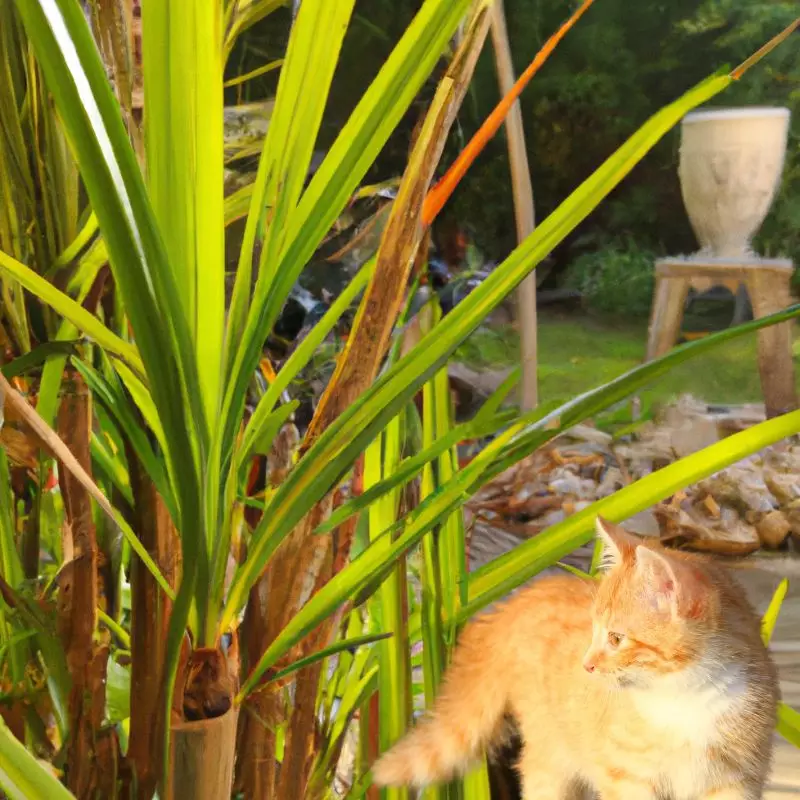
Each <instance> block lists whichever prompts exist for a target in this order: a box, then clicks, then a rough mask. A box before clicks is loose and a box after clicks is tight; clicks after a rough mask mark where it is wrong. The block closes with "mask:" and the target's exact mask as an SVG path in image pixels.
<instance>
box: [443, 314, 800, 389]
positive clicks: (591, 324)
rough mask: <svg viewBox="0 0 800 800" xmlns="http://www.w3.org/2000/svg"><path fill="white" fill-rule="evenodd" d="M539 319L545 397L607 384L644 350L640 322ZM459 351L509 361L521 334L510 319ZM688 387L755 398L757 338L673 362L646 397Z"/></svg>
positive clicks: (464, 356)
mask: <svg viewBox="0 0 800 800" xmlns="http://www.w3.org/2000/svg"><path fill="white" fill-rule="evenodd" d="M539 321H540V322H539V387H540V388H539V392H540V398H541V400H542V401H543V402H546V401H548V400H563V399H566V398H568V397H571V396H573V395H575V394H579V393H580V392H583V391H586V390H587V389H591V388H592V387H594V386H597V385H599V384H602V383H606V382H607V381H609V380H611V379H612V378H615V377H616V376H618V375H620V374H622V373H623V372H625V371H626V370H628V369H630V368H631V367H634V366H636V365H637V364H639V363H641V361H642V359H643V357H644V351H645V344H646V341H647V329H646V326H645V325H643V324H639V325H628V324H621V325H618V326H615V325H614V324H613V323H611V322H608V321H605V320H602V321H601V320H598V319H594V318H591V317H586V316H584V317H582V318H581V317H577V316H574V317H571V318H566V317H563V316H556V315H553V314H540V317H539ZM798 342H800V338H798ZM795 349H796V350H797V348H795ZM456 357H457V358H458V359H460V360H463V361H464V362H465V363H467V364H469V365H470V366H472V367H473V368H476V369H499V368H503V367H508V366H511V365H513V364H516V363H517V360H518V357H519V349H518V336H517V334H516V331H515V330H514V329H513V327H511V326H502V327H496V328H492V329H480V330H478V331H476V333H475V334H473V335H472V336H471V337H470V339H469V340H468V341H467V342H465V343H464V345H462V347H461V348H460V349H459V351H458V353H457V356H456ZM799 385H800V384H799ZM686 392H688V393H690V394H693V395H695V396H696V397H698V398H700V399H701V400H705V401H706V402H710V403H748V402H760V401H761V399H762V398H761V385H760V382H759V377H758V365H757V361H756V339H755V337H746V338H742V339H739V340H737V341H733V342H730V343H728V344H726V345H724V346H722V347H719V348H717V349H716V350H715V351H714V353H713V354H709V355H707V356H701V357H699V358H697V359H693V360H692V361H691V362H690V363H687V364H685V365H683V366H680V367H678V368H676V369H674V370H673V371H672V372H670V374H669V375H667V376H665V377H664V378H662V379H661V380H659V381H658V382H657V383H655V384H653V386H652V387H650V388H649V389H648V390H647V391H646V392H644V393H643V397H645V398H646V399H648V400H650V401H655V402H664V401H668V400H670V399H671V398H673V397H675V396H676V395H679V394H683V393H686Z"/></svg>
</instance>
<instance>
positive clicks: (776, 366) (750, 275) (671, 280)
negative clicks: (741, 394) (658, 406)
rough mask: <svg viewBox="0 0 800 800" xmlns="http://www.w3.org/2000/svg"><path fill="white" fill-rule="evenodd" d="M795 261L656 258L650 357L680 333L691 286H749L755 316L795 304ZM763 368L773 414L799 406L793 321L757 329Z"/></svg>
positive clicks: (765, 393) (764, 387)
mask: <svg viewBox="0 0 800 800" xmlns="http://www.w3.org/2000/svg"><path fill="white" fill-rule="evenodd" d="M791 277H792V262H791V261H789V260H788V259H761V260H754V261H753V262H751V263H747V262H738V263H737V262H735V261H723V260H721V259H712V258H710V259H708V260H707V261H704V260H701V259H700V257H694V258H692V259H680V258H665V259H662V260H659V261H657V262H656V289H655V295H654V297H653V309H652V312H651V315H650V327H649V329H648V336H647V356H646V358H647V360H648V361H650V360H651V359H654V358H658V357H659V356H662V355H665V354H666V353H667V352H669V350H670V349H671V348H672V347H673V346H674V344H675V342H676V341H677V339H678V334H679V333H680V328H681V322H682V321H683V312H684V308H685V304H686V295H687V293H688V292H689V287H692V288H693V289H696V290H697V291H701V292H703V291H706V290H707V289H710V288H711V287H712V286H725V287H727V288H728V289H730V290H731V291H732V292H733V293H734V294H735V293H736V290H737V289H738V288H739V286H740V285H742V284H743V285H744V287H745V288H746V289H747V293H748V294H749V295H750V303H751V304H752V306H753V316H754V317H755V318H759V317H764V316H767V315H768V314H773V313H775V312H776V311H782V310H783V309H784V308H786V306H788V305H790V304H791V292H790V289H789V283H790V280H791ZM758 369H759V372H760V373H761V391H762V394H763V396H764V404H765V406H766V410H767V416H768V417H774V416H778V415H779V414H784V413H786V412H787V411H791V410H793V409H795V408H797V395H796V392H795V383H794V364H793V362H792V323H791V322H782V323H781V324H780V325H771V326H770V327H769V328H763V329H762V330H760V331H759V332H758Z"/></svg>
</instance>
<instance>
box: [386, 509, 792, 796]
mask: <svg viewBox="0 0 800 800" xmlns="http://www.w3.org/2000/svg"><path fill="white" fill-rule="evenodd" d="M597 530H598V533H599V535H600V536H601V537H602V539H603V541H604V544H605V547H606V563H607V566H608V572H607V573H606V575H605V576H604V578H603V580H602V581H600V582H599V583H598V582H595V581H588V580H582V579H580V578H574V577H566V576H565V577H556V578H543V579H542V580H540V581H538V582H536V583H534V584H533V585H532V586H530V587H529V588H526V589H523V590H522V591H520V592H519V593H518V594H516V595H515V596H514V597H512V598H511V599H510V600H508V601H507V602H506V603H505V604H503V605H502V606H500V607H498V608H497V609H496V610H493V611H491V612H490V613H487V614H485V615H484V616H482V617H480V618H478V619H476V620H475V621H473V622H472V623H471V624H470V625H468V626H467V627H466V628H465V630H464V633H463V636H462V637H461V639H460V641H459V645H458V647H457V649H456V652H455V655H454V659H453V664H452V666H451V668H450V670H449V671H448V673H447V674H446V676H445V679H444V682H443V684H442V688H441V694H440V695H439V698H438V700H437V702H436V704H435V706H434V708H433V711H432V713H431V714H430V715H429V716H428V717H427V718H426V719H425V720H423V721H422V722H421V723H420V724H419V725H417V726H416V727H415V728H414V729H413V730H412V731H411V732H410V733H409V734H408V735H407V736H406V737H405V738H404V739H402V740H401V741H400V742H399V743H398V744H396V745H395V746H394V747H393V748H391V749H390V750H389V751H388V752H387V753H385V754H384V755H383V756H382V757H381V758H380V759H379V760H378V761H377V763H376V764H375V766H374V770H373V776H374V779H375V782H376V783H377V784H379V785H405V784H412V785H416V786H422V785H425V784H428V783H432V782H436V781H443V780H447V779H449V778H451V777H452V776H453V775H454V774H456V773H457V772H459V771H461V770H463V769H464V768H465V767H466V766H467V765H468V763H469V761H470V760H471V759H474V758H475V757H477V756H478V755H480V753H481V752H482V750H483V749H484V748H486V747H487V746H488V745H489V744H490V743H491V741H492V739H493V738H495V737H496V735H497V733H498V731H499V729H500V728H501V726H502V723H503V717H504V715H505V714H506V713H510V714H511V715H512V716H513V717H514V718H515V719H516V721H517V724H518V726H519V729H520V733H521V734H522V738H523V741H524V750H523V755H522V758H521V761H520V764H519V770H520V773H521V776H522V781H523V791H524V797H525V798H526V800H562V798H567V797H571V796H573V795H572V794H571V793H572V792H577V791H578V790H579V788H580V787H591V788H593V789H594V790H595V791H596V792H598V793H599V795H600V797H601V798H602V800H645V799H646V798H654V797H659V798H670V800H700V798H703V799H705V798H709V799H710V798H714V800H757V798H760V797H761V796H762V792H763V790H764V784H765V782H766V780H767V777H768V775H769V768H770V759H771V754H772V735H773V730H774V728H775V722H776V705H777V701H778V697H779V694H778V681H777V676H776V672H775V668H774V666H773V664H772V661H771V660H770V657H769V655H768V654H767V651H766V649H765V648H764V646H763V644H762V642H761V637H760V624H759V619H758V617H757V616H756V614H755V613H754V612H753V609H752V608H751V607H750V605H749V604H748V602H747V600H746V599H745V597H744V591H743V590H742V589H741V588H740V587H739V586H738V585H737V584H736V583H735V581H734V580H733V579H732V578H731V577H729V575H728V573H727V571H726V570H725V569H724V568H722V567H720V566H718V565H716V564H715V563H714V562H713V561H710V560H708V559H706V558H703V557H701V556H695V555H691V554H687V553H680V552H674V551H668V550H665V549H663V548H661V547H660V546H659V545H658V544H657V543H651V542H644V541H641V540H639V539H637V538H635V537H633V536H631V535H630V534H628V533H626V532H625V531H624V530H623V529H622V528H619V527H617V526H614V525H612V524H611V523H608V522H605V521H604V520H601V519H598V521H597Z"/></svg>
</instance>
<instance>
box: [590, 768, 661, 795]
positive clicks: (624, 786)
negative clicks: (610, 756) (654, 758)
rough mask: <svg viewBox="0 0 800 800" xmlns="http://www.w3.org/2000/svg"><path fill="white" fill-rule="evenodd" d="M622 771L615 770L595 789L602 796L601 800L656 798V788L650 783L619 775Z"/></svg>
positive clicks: (597, 784)
mask: <svg viewBox="0 0 800 800" xmlns="http://www.w3.org/2000/svg"><path fill="white" fill-rule="evenodd" d="M619 773H621V770H613V771H611V772H610V773H609V774H607V775H606V777H605V778H603V779H602V780H600V781H597V783H596V786H595V788H596V789H597V791H598V793H599V794H600V800H631V798H633V797H635V798H637V800H638V799H639V798H641V800H647V798H651V797H655V796H656V792H655V787H654V786H653V784H652V783H651V782H650V781H641V780H637V779H636V778H634V777H633V776H629V775H623V774H619Z"/></svg>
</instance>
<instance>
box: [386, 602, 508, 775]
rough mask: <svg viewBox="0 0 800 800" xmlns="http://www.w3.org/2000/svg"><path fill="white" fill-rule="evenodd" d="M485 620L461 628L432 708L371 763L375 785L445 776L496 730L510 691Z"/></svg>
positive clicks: (466, 760) (462, 765) (477, 751)
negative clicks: (453, 652) (457, 641)
mask: <svg viewBox="0 0 800 800" xmlns="http://www.w3.org/2000/svg"><path fill="white" fill-rule="evenodd" d="M489 625H490V621H489V620H487V619H486V618H479V619H478V620H476V621H475V622H473V623H472V624H471V625H469V626H468V627H467V628H466V629H465V630H464V633H463V635H462V637H461V641H460V642H459V644H458V647H457V648H456V651H455V654H454V656H453V663H452V665H451V666H450V669H449V670H448V671H447V673H446V674H445V677H444V680H443V682H442V688H441V693H440V694H439V697H438V698H437V700H436V702H435V704H434V706H433V710H432V712H431V713H430V714H429V715H428V716H427V717H426V718H425V719H423V720H422V721H421V722H420V723H419V724H418V725H417V726H416V727H415V728H413V729H412V730H411V731H410V732H409V733H408V734H406V736H405V737H403V738H402V739H401V740H400V741H399V742H397V744H395V745H394V746H393V747H392V748H390V749H389V750H388V751H387V752H386V753H384V754H383V755H382V756H381V757H380V758H379V759H378V760H377V761H376V762H375V764H374V766H373V768H372V778H373V781H374V782H375V783H376V784H377V785H378V786H408V785H412V786H425V785H427V784H429V783H438V782H441V781H446V780H449V779H450V778H452V777H453V776H454V775H455V774H458V773H459V772H462V771H463V770H464V769H465V767H466V766H467V765H468V764H469V762H470V761H472V760H473V759H475V758H476V757H477V756H479V755H480V754H481V752H482V751H483V750H484V749H485V748H486V747H487V746H488V745H489V744H490V743H491V741H492V740H493V739H494V738H495V737H496V736H497V735H498V734H499V733H500V731H501V730H502V728H503V723H504V715H505V711H506V707H507V704H508V691H507V684H506V682H504V681H503V679H502V677H501V676H502V674H503V670H502V667H503V664H501V663H499V662H501V661H502V660H504V659H503V658H502V656H501V654H500V653H499V652H498V648H497V647H496V646H495V643H494V642H493V641H492V638H494V637H492V630H491V629H490V627H489ZM505 666H506V668H507V667H508V664H506V665H505Z"/></svg>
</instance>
